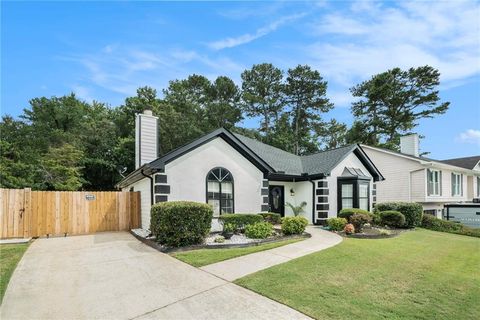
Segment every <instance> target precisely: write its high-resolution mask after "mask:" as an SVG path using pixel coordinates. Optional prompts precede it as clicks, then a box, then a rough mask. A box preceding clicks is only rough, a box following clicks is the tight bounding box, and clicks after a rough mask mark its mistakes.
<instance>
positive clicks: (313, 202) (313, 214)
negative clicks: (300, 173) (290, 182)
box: [308, 178, 316, 224]
mask: <svg viewBox="0 0 480 320" xmlns="http://www.w3.org/2000/svg"><path fill="white" fill-rule="evenodd" d="M308 181H310V183H311V184H312V224H316V223H315V182H314V181H312V179H311V178H308Z"/></svg>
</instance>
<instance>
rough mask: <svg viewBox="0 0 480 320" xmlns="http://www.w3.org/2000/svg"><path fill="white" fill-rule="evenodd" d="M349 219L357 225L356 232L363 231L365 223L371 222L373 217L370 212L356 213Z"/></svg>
mask: <svg viewBox="0 0 480 320" xmlns="http://www.w3.org/2000/svg"><path fill="white" fill-rule="evenodd" d="M348 221H349V222H350V223H351V224H353V226H354V227H355V232H362V230H363V225H364V224H366V223H370V222H371V221H372V218H371V216H370V215H368V214H364V213H354V214H353V215H351V216H350V218H349V219H348Z"/></svg>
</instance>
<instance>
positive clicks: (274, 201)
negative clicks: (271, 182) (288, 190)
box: [268, 186, 285, 217]
mask: <svg viewBox="0 0 480 320" xmlns="http://www.w3.org/2000/svg"><path fill="white" fill-rule="evenodd" d="M268 189H269V205H270V212H275V213H279V214H280V215H281V216H282V217H284V216H285V189H284V187H283V186H270V187H269V188H268Z"/></svg>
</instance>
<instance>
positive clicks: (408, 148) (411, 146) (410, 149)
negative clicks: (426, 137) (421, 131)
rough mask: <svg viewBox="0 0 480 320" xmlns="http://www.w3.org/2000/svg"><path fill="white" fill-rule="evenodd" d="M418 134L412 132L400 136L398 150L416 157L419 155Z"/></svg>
mask: <svg viewBox="0 0 480 320" xmlns="http://www.w3.org/2000/svg"><path fill="white" fill-rule="evenodd" d="M419 149H420V148H419V139H418V134H416V133H413V134H409V135H406V136H402V137H400V152H401V153H405V154H409V155H411V156H415V157H418V155H419Z"/></svg>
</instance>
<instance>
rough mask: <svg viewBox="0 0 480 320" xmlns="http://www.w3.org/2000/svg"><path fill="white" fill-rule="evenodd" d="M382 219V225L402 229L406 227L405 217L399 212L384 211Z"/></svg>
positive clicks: (381, 213)
mask: <svg viewBox="0 0 480 320" xmlns="http://www.w3.org/2000/svg"><path fill="white" fill-rule="evenodd" d="M380 217H381V219H382V224H383V225H387V226H389V227H395V228H401V227H403V226H404V225H405V216H404V215H403V214H402V213H401V212H398V211H393V210H391V211H382V212H380Z"/></svg>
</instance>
